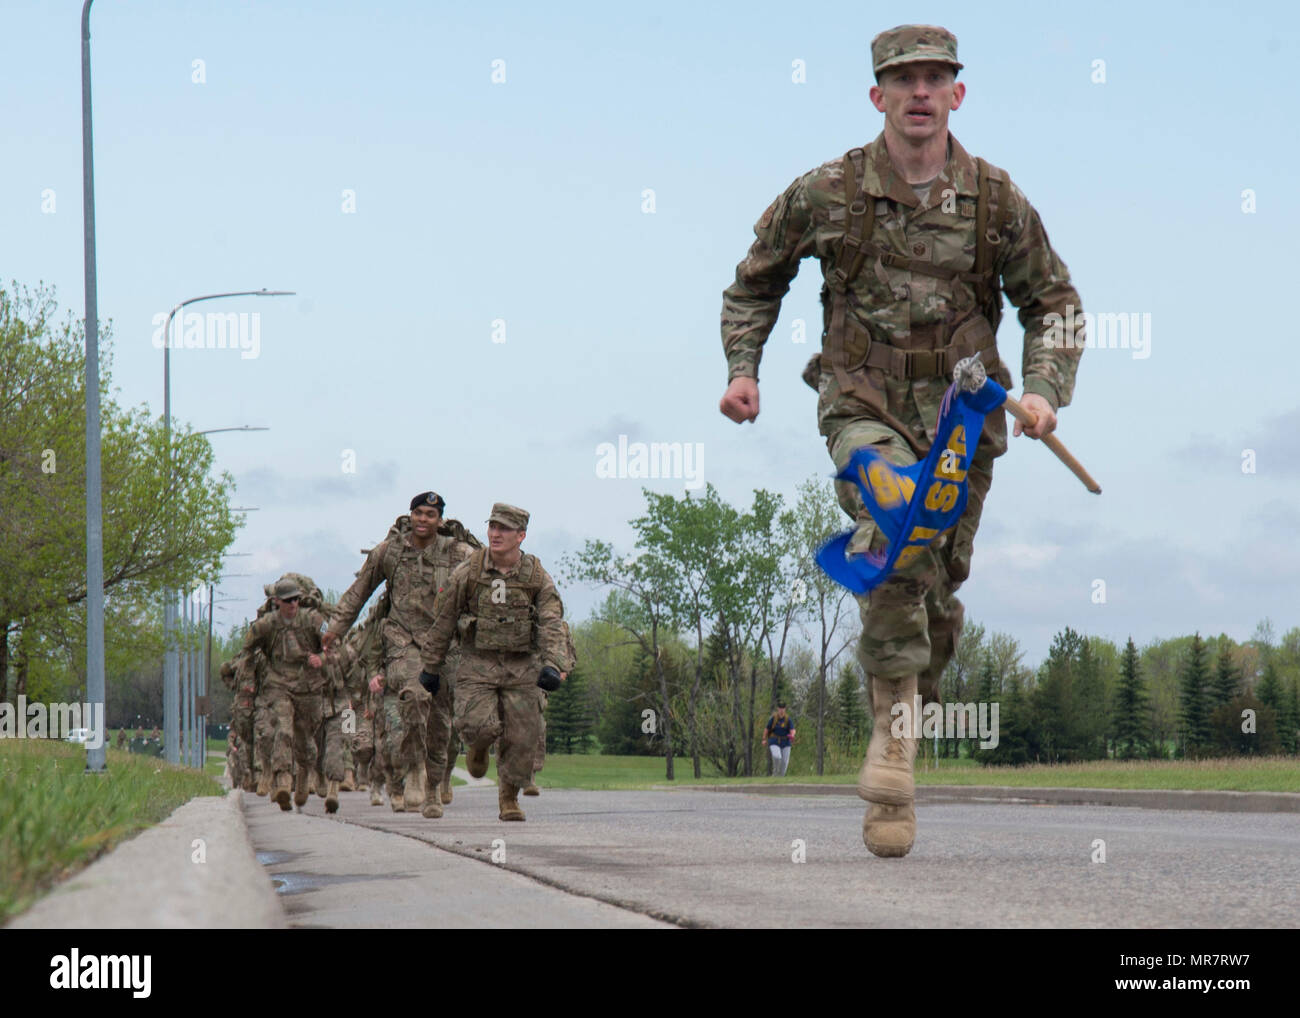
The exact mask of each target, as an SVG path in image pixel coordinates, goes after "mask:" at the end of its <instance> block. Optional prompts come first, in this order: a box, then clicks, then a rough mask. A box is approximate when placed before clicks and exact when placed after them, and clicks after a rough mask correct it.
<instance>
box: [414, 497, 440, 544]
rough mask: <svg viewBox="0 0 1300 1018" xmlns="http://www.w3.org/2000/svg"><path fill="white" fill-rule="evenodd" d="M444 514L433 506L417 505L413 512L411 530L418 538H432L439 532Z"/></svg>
mask: <svg viewBox="0 0 1300 1018" xmlns="http://www.w3.org/2000/svg"><path fill="white" fill-rule="evenodd" d="M441 523H442V513H440V512H438V510H437V509H435V508H434V507H433V506H431V505H417V506H416V507H415V508H414V509H412V510H411V530H412V531H413V532H414V533H415V535H416V536H417V537H430V536H432V535H433V534H436V533H437V532H438V526H439V525H440V524H441Z"/></svg>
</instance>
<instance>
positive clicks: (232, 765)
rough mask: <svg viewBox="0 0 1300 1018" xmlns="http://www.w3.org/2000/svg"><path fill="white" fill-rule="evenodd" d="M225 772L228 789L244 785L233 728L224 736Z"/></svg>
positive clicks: (236, 739)
mask: <svg viewBox="0 0 1300 1018" xmlns="http://www.w3.org/2000/svg"><path fill="white" fill-rule="evenodd" d="M226 770H227V771H228V772H229V773H230V787H231V788H239V787H240V786H241V785H242V784H243V783H244V762H243V761H242V760H240V758H239V736H237V735H236V734H235V730H234V729H233V728H232V729H231V730H230V731H229V732H228V733H227V734H226Z"/></svg>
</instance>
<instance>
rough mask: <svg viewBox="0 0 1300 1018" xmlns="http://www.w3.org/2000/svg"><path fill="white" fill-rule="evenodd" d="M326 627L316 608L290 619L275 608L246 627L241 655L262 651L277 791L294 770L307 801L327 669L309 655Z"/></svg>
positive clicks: (296, 795)
mask: <svg viewBox="0 0 1300 1018" xmlns="http://www.w3.org/2000/svg"><path fill="white" fill-rule="evenodd" d="M276 589H277V591H278V590H279V589H280V588H279V585H278V584H277V588H276ZM281 596H283V595H281ZM324 627H325V616H324V615H323V614H321V612H320V611H318V610H317V609H315V608H308V607H306V606H304V605H301V604H300V605H299V607H298V611H297V613H296V614H295V615H294V617H293V618H292V619H286V618H285V617H284V616H283V615H282V614H281V613H280V612H279V611H278V610H275V611H270V612H267V613H266V614H265V615H263V616H261V617H260V618H258V619H257V620H255V621H254V622H253V624H252V625H251V626H249V628H248V634H247V635H246V636H245V638H244V652H245V653H251V652H252V651H254V650H260V651H261V652H262V653H263V654H265V655H266V659H267V671H266V679H265V681H264V683H263V686H262V691H261V693H264V694H265V696H264V697H262V696H261V694H259V698H261V699H262V701H263V704H264V708H265V712H266V714H265V716H266V719H267V723H268V724H269V728H270V740H271V747H270V770H271V773H272V774H274V776H275V777H274V782H275V786H276V788H277V789H279V788H280V787H287V780H288V777H289V775H291V774H292V773H293V772H294V770H295V769H296V770H297V775H298V782H297V787H296V788H295V793H294V798H295V800H296V801H304V800H305V798H306V788H307V780H308V778H309V777H310V775H311V774H312V772H313V771H314V770H315V768H316V730H317V729H318V728H319V727H320V724H321V692H322V690H323V688H324V685H325V673H324V672H323V671H322V670H321V669H319V668H312V667H311V666H310V665H309V664H308V661H307V659H308V657H309V656H310V655H312V654H317V655H319V654H320V653H321V632H322V630H323V629H324Z"/></svg>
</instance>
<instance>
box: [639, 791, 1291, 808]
mask: <svg viewBox="0 0 1300 1018" xmlns="http://www.w3.org/2000/svg"><path fill="white" fill-rule="evenodd" d="M669 790H680V791H691V790H693V791H700V792H748V793H749V794H750V795H847V796H853V797H854V798H856V797H857V794H858V790H857V786H856V785H798V784H791V785H691V786H690V788H689V789H685V788H679V789H673V786H671V785H656V786H655V791H669ZM916 801H917V802H918V803H927V804H935V803H943V802H948V803H951V802H1004V803H1017V802H1019V803H1049V804H1053V805H1057V806H1136V807H1138V808H1140V809H1184V810H1188V809H1190V810H1206V811H1209V812H1214V813H1300V794H1296V793H1293V792H1216V791H1177V790H1172V789H1158V788H1017V787H1013V786H1009V785H917V786H916Z"/></svg>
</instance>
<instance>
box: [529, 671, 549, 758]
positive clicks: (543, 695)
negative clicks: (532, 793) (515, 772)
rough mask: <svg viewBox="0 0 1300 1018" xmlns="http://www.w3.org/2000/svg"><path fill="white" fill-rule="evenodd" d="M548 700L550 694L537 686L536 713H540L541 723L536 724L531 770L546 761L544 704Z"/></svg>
mask: <svg viewBox="0 0 1300 1018" xmlns="http://www.w3.org/2000/svg"><path fill="white" fill-rule="evenodd" d="M550 700H551V697H550V694H548V693H547V692H546V690H544V689H542V688H541V687H540V686H539V687H538V688H537V713H538V714H540V715H541V723H540V724H539V725H538V726H537V753H536V755H535V756H534V757H533V770H535V771H540V770H541V769H542V765H543V764H544V763H546V705H547V704H548V703H549V702H550Z"/></svg>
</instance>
